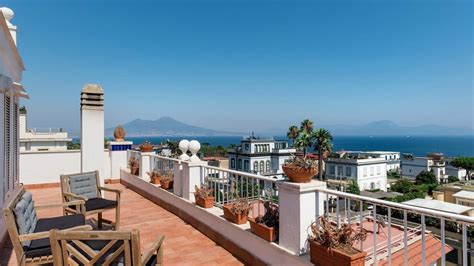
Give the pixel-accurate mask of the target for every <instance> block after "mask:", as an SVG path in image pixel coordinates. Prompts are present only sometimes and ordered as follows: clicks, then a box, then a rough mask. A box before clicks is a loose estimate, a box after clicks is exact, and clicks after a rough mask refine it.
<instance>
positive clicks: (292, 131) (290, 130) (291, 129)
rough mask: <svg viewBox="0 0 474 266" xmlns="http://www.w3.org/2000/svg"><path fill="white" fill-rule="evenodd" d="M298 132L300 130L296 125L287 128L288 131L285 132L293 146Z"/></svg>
mask: <svg viewBox="0 0 474 266" xmlns="http://www.w3.org/2000/svg"><path fill="white" fill-rule="evenodd" d="M299 134H300V130H299V129H298V127H297V126H295V125H293V126H290V127H289V128H288V133H286V136H287V137H288V138H289V139H291V140H292V146H293V147H294V146H295V140H296V138H297V137H298V135H299Z"/></svg>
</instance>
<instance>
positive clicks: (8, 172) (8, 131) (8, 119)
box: [4, 95, 11, 195]
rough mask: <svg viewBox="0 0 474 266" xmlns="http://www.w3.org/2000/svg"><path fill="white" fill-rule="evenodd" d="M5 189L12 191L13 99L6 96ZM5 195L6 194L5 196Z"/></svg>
mask: <svg viewBox="0 0 474 266" xmlns="http://www.w3.org/2000/svg"><path fill="white" fill-rule="evenodd" d="M4 100H5V104H4V107H5V175H6V176H5V177H6V178H5V179H6V180H5V181H6V182H5V189H6V191H5V192H7V191H10V189H11V187H10V184H11V157H10V156H11V124H10V122H11V112H10V110H11V108H10V101H11V97H10V96H7V95H5V98H4ZM4 195H5V194H4Z"/></svg>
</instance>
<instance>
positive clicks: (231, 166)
mask: <svg viewBox="0 0 474 266" xmlns="http://www.w3.org/2000/svg"><path fill="white" fill-rule="evenodd" d="M230 168H232V169H235V158H232V159H230Z"/></svg>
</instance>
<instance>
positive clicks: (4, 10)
mask: <svg viewBox="0 0 474 266" xmlns="http://www.w3.org/2000/svg"><path fill="white" fill-rule="evenodd" d="M0 11H2V13H3V16H4V17H5V20H6V21H8V22H10V20H12V19H13V16H14V15H15V13H14V12H13V10H11V9H10V8H8V7H2V8H0Z"/></svg>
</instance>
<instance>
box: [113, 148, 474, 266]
mask: <svg viewBox="0 0 474 266" xmlns="http://www.w3.org/2000/svg"><path fill="white" fill-rule="evenodd" d="M130 154H132V153H130ZM147 157H149V158H148V159H143V156H142V162H143V165H141V166H142V167H144V169H146V170H147V171H151V170H155V171H163V172H164V171H172V172H173V175H174V182H175V187H174V188H173V189H172V190H163V189H160V188H159V186H156V185H152V184H150V183H149V181H148V179H147V177H145V176H132V175H130V174H129V173H128V171H127V170H123V171H122V182H123V183H125V184H127V186H129V187H131V188H132V189H133V190H134V191H136V192H137V193H138V194H141V195H145V197H147V198H148V199H151V200H153V201H154V202H161V204H160V205H163V206H168V207H169V208H172V209H176V208H178V209H179V210H180V212H189V213H192V214H193V220H196V219H201V218H202V221H201V222H204V223H206V224H208V225H210V224H212V225H213V228H214V231H213V232H212V233H211V234H213V235H218V236H220V235H221V236H225V237H226V238H227V239H226V240H225V241H219V240H218V241H216V242H217V243H218V244H220V245H224V246H225V245H226V244H229V243H228V242H231V245H232V246H238V247H239V250H241V252H240V253H239V252H236V253H235V252H234V255H236V256H237V257H238V258H239V259H241V260H242V261H243V262H244V263H249V261H252V260H248V259H249V257H250V258H253V259H258V260H259V261H261V262H263V263H268V264H274V263H276V262H278V261H280V262H281V261H283V260H285V261H291V262H292V264H293V265H295V264H307V263H309V258H308V257H309V256H308V247H307V243H306V238H307V235H308V233H307V228H308V226H309V225H310V223H311V222H312V221H315V220H316V218H317V217H319V216H321V215H323V216H325V217H327V218H328V219H329V220H330V222H331V223H333V224H334V225H335V226H337V227H340V226H342V225H343V224H350V225H351V227H353V228H364V229H365V230H366V231H367V232H368V236H367V239H366V240H364V241H363V242H361V243H358V244H356V246H355V247H356V248H358V249H360V250H363V251H365V252H367V254H368V255H367V257H366V262H365V264H366V265H379V264H380V265H391V264H394V265H403V264H405V265H431V264H434V263H437V264H439V265H446V264H449V263H454V264H458V265H469V263H471V261H474V257H472V256H471V254H472V250H471V242H473V241H472V237H473V235H472V233H471V232H472V229H473V228H474V227H473V226H474V218H471V217H468V216H464V215H458V214H453V213H447V212H442V211H436V210H430V209H426V208H419V207H413V206H409V205H405V204H400V203H394V202H389V201H384V200H377V199H373V198H368V197H363V196H358V195H354V194H348V193H344V192H339V191H335V190H330V189H327V188H326V185H325V183H323V182H317V181H313V182H311V183H309V184H303V185H298V184H293V183H288V182H285V181H278V180H275V179H273V178H268V177H265V176H261V175H257V174H251V173H246V172H240V171H234V170H229V169H224V168H218V167H212V166H208V165H206V164H202V163H197V164H196V163H192V162H189V161H181V160H178V159H172V158H166V157H161V156H156V155H149V156H147ZM143 171H145V170H143ZM190 184H193V186H194V184H196V185H200V184H203V185H206V186H208V187H212V188H213V194H214V195H213V196H214V198H215V199H216V200H215V203H214V207H213V208H211V209H203V208H200V207H198V206H195V205H194V204H193V203H194V197H193V195H192V192H193V191H194V190H193V188H194V187H193V186H190ZM298 191H299V192H298ZM299 193H301V194H299ZM290 196H291V197H290ZM237 198H241V199H242V198H245V199H248V200H249V201H250V202H251V204H252V205H251V206H252V208H251V210H250V213H249V216H250V217H256V216H258V215H262V214H264V208H263V204H262V202H263V201H264V200H268V199H271V200H272V201H273V204H276V205H278V206H279V212H280V237H279V240H278V241H276V242H274V243H268V242H265V241H261V239H258V238H256V237H255V235H253V234H252V233H251V232H249V225H248V224H244V225H238V226H237V225H235V224H232V223H231V222H229V221H227V220H225V219H224V218H223V217H222V216H223V215H222V214H223V211H222V208H223V206H224V205H226V204H229V203H232V202H234V201H235V200H237ZM298 210H300V211H301V212H298ZM298 213H299V214H298ZM295 215H296V216H295ZM198 228H199V226H198ZM219 238H220V237H217V239H219ZM242 239H244V240H245V241H242ZM239 240H240V241H239ZM226 248H228V247H226ZM242 250H243V251H242ZM262 250H265V252H262ZM242 252H243V253H245V254H246V255H245V256H242Z"/></svg>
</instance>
